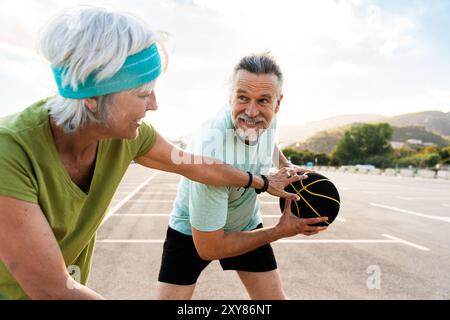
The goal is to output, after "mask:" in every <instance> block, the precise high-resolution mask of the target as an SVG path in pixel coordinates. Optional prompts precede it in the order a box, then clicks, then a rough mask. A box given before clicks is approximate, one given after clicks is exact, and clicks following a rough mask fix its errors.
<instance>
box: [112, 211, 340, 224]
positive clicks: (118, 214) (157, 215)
mask: <svg viewBox="0 0 450 320" xmlns="http://www.w3.org/2000/svg"><path fill="white" fill-rule="evenodd" d="M169 216H170V213H116V214H113V215H111V217H148V218H151V217H169ZM280 216H281V213H280V214H263V215H261V217H262V218H280ZM336 220H337V221H340V222H346V221H347V220H346V219H344V218H339V217H337V218H336Z"/></svg>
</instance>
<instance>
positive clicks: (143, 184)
mask: <svg viewBox="0 0 450 320" xmlns="http://www.w3.org/2000/svg"><path fill="white" fill-rule="evenodd" d="M158 174H159V171H156V172H155V173H153V174H152V175H151V176H150V177H148V178H147V180H145V181H144V182H143V183H141V184H140V185H139V186H138V187H137V188H136V189H134V190H133V191H132V192H130V194H129V195H128V196H126V197H125V198H124V199H123V200H121V201H120V202H119V203H118V204H116V205H115V206H114V207H112V208H111V209H110V210H109V211H108V213H107V214H106V217H105V219H103V222H102V224H103V223H105V222H106V221H107V220H108V219H109V217H111V215H113V214H114V213H116V212H117V211H118V210H119V209H120V208H121V207H122V206H123V205H124V204H125V203H127V202H128V201H129V200H130V199H131V198H132V197H134V195H135V194H136V193H138V192H139V190H141V189H142V188H143V187H145V186H146V185H147V183H149V182H150V181H151V180H152V179H153V178H154V177H156V176H157V175H158Z"/></svg>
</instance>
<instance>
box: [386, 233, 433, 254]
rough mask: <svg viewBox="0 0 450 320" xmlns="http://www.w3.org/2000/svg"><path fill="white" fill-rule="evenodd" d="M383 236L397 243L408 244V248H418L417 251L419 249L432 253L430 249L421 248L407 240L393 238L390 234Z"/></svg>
mask: <svg viewBox="0 0 450 320" xmlns="http://www.w3.org/2000/svg"><path fill="white" fill-rule="evenodd" d="M382 236H383V237H386V238H389V239H392V240H395V241H397V242H400V243H403V244H406V245H407V246H411V247H413V248H416V249H419V250H422V251H430V249H428V248H426V247H423V246H419V245H418V244H415V243H412V242H409V241H406V240H403V239H400V238H397V237H394V236H391V235H389V234H382Z"/></svg>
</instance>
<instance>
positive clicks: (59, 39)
mask: <svg viewBox="0 0 450 320" xmlns="http://www.w3.org/2000/svg"><path fill="white" fill-rule="evenodd" d="M164 36H165V34H164V33H162V32H156V31H152V30H151V29H150V28H149V27H148V26H147V25H146V24H145V23H144V22H142V21H141V20H140V19H138V18H137V17H135V16H132V15H130V14H127V13H120V12H116V11H112V10H108V9H104V8H99V7H91V6H81V7H78V8H76V9H72V10H70V11H66V12H63V13H61V14H59V15H58V16H56V17H55V18H54V19H53V20H52V21H50V22H49V23H48V25H47V26H46V27H45V28H44V30H43V32H42V35H41V38H40V43H39V51H40V53H41V54H42V55H43V56H44V57H45V58H46V59H47V60H48V61H49V62H50V63H51V64H52V65H55V66H64V67H65V68H66V70H67V72H65V73H64V75H63V79H62V85H63V86H67V85H70V86H71V87H72V88H73V89H74V90H76V89H77V88H78V85H79V84H80V83H84V82H85V81H86V80H87V78H88V77H89V75H91V74H92V73H93V72H96V80H97V81H102V80H104V79H108V78H110V77H112V76H113V75H114V74H116V73H117V72H118V71H119V70H120V68H121V67H122V66H123V64H124V63H125V60H126V58H127V57H128V56H130V55H133V54H136V53H138V52H140V51H142V50H144V49H146V48H148V47H149V46H150V45H152V44H153V43H155V42H156V43H158V44H159V45H160V48H161V49H162V51H163V54H164V59H163V60H164V69H165V68H166V67H167V62H168V58H167V52H166V50H165V47H164V45H163V41H164ZM148 86H149V84H146V85H143V86H142V88H145V87H148ZM138 89H140V88H134V89H132V90H133V91H134V90H138ZM114 95H115V93H112V94H109V95H105V96H101V97H98V98H99V99H98V100H99V101H98V117H97V119H96V117H94V115H93V114H92V113H91V112H90V111H89V109H88V108H86V107H85V104H84V99H66V98H63V97H61V96H60V95H57V96H55V97H53V98H51V99H50V100H49V101H48V102H47V104H46V107H47V109H48V110H49V115H50V116H51V117H52V118H53V119H54V120H55V122H56V124H57V125H58V126H61V127H62V128H63V129H64V131H65V132H66V133H70V132H75V131H77V130H79V129H80V128H82V127H83V126H84V125H86V124H87V123H88V122H90V121H98V120H103V119H106V118H107V117H108V116H109V107H108V106H109V105H111V103H113V102H114Z"/></svg>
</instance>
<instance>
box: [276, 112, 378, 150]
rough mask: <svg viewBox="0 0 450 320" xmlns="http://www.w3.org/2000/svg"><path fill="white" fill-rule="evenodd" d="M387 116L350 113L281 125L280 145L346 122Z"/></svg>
mask: <svg viewBox="0 0 450 320" xmlns="http://www.w3.org/2000/svg"><path fill="white" fill-rule="evenodd" d="M385 118H386V117H385V116H382V115H379V114H350V115H343V116H337V117H332V118H327V119H324V120H320V121H313V122H308V123H307V124H305V125H303V126H298V127H294V126H285V127H280V128H279V129H278V130H279V135H280V145H281V147H286V146H288V145H291V144H293V143H295V142H297V141H303V140H305V139H307V138H308V137H310V136H312V135H313V134H315V133H316V132H319V131H323V130H327V129H332V128H337V127H341V126H344V125H346V124H351V123H355V122H360V123H366V122H375V121H383V120H384V119H385Z"/></svg>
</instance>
